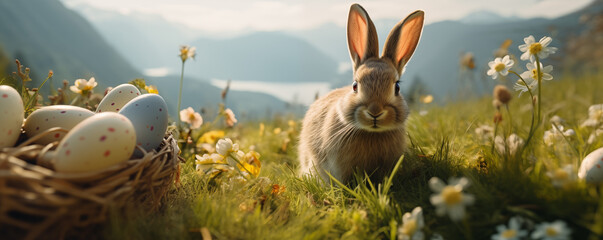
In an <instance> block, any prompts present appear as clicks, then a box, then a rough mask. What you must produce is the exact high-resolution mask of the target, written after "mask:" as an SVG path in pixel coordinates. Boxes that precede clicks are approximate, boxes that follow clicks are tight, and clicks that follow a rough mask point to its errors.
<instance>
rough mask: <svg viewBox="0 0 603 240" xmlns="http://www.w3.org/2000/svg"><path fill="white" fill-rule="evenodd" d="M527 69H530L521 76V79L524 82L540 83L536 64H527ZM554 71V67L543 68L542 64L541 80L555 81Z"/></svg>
mask: <svg viewBox="0 0 603 240" xmlns="http://www.w3.org/2000/svg"><path fill="white" fill-rule="evenodd" d="M526 68H527V69H528V71H525V72H523V73H522V74H521V77H522V78H523V79H524V80H526V81H527V80H528V79H531V80H536V81H538V75H539V74H538V65H537V64H536V62H529V63H526ZM552 71H553V66H552V65H548V66H543V65H542V63H540V78H541V79H542V80H546V81H550V80H553V75H551V72H552Z"/></svg>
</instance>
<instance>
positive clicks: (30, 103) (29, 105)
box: [25, 74, 52, 114]
mask: <svg viewBox="0 0 603 240" xmlns="http://www.w3.org/2000/svg"><path fill="white" fill-rule="evenodd" d="M51 77H52V75H50V74H49V75H48V77H46V79H44V81H43V82H42V84H40V87H38V91H36V92H35V93H34V95H33V96H32V97H31V98H30V99H29V100H28V101H27V105H26V106H25V112H27V113H28V114H29V110H31V108H33V107H35V106H36V101H37V98H38V93H39V92H40V91H42V87H43V86H44V84H45V83H46V81H48V79H50V78H51ZM32 104H33V106H31V105H32Z"/></svg>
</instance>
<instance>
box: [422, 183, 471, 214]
mask: <svg viewBox="0 0 603 240" xmlns="http://www.w3.org/2000/svg"><path fill="white" fill-rule="evenodd" d="M449 183H450V185H446V184H445V183H444V182H443V181H442V180H441V179H439V178H437V177H432V178H431V179H430V180H429V187H430V188H431V190H433V191H434V192H435V194H432V195H431V197H430V198H429V201H430V202H431V204H433V205H434V206H435V207H436V214H437V215H438V216H444V215H445V214H448V216H449V217H450V219H451V220H452V221H459V220H461V219H463V218H464V217H465V206H467V205H472V204H473V203H474V202H475V197H474V196H473V195H471V194H466V193H463V190H464V189H465V188H466V187H467V186H469V180H468V179H467V178H465V177H462V178H451V179H450V180H449Z"/></svg>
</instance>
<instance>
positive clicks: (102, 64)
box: [0, 0, 140, 86]
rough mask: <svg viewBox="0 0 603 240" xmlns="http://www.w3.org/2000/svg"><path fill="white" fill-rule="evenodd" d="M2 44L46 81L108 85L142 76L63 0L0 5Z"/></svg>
mask: <svg viewBox="0 0 603 240" xmlns="http://www.w3.org/2000/svg"><path fill="white" fill-rule="evenodd" d="M0 45H1V46H2V47H3V49H4V50H5V52H6V53H7V55H9V57H10V58H12V59H15V58H18V59H19V60H21V62H22V63H23V65H25V66H27V67H30V68H31V69H32V78H33V79H34V80H36V81H41V80H42V78H44V77H45V76H46V74H47V71H48V70H51V69H52V70H53V71H54V79H55V80H56V79H59V80H63V79H67V80H69V81H71V82H72V81H73V80H75V79H77V78H88V77H91V76H94V77H96V79H97V81H99V82H100V83H101V84H103V85H105V86H109V85H116V84H118V83H123V82H125V81H128V80H130V79H132V78H135V77H139V76H140V74H139V73H138V71H136V70H135V69H134V68H133V67H132V66H131V65H130V63H128V62H127V61H126V60H125V59H124V58H123V57H122V56H121V55H120V54H119V53H118V52H117V51H115V50H114V49H113V48H112V47H111V46H110V45H109V44H108V43H107V42H106V41H105V40H104V38H103V37H102V36H101V35H100V34H98V33H97V32H96V31H95V30H94V28H93V27H92V25H90V24H89V23H88V21H86V19H84V18H82V17H81V16H80V15H78V14H77V13H76V12H74V11H72V10H69V9H67V8H65V6H63V4H62V3H61V2H60V1H59V0H27V1H13V0H0Z"/></svg>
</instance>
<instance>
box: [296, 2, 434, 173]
mask: <svg viewBox="0 0 603 240" xmlns="http://www.w3.org/2000/svg"><path fill="white" fill-rule="evenodd" d="M423 22H424V12H423V11H421V10H417V11H415V12H413V13H411V14H410V15H408V16H407V17H406V18H405V19H404V20H402V21H400V22H399V23H398V24H396V26H395V27H394V28H393V29H392V30H391V32H390V33H389V36H388V37H387V41H386V42H385V47H384V49H383V54H382V56H381V57H379V55H378V51H379V42H378V41H377V31H376V29H375V25H374V24H373V22H372V21H371V19H370V18H369V15H368V13H367V12H366V11H365V10H364V8H362V7H361V6H360V5H358V4H353V5H352V6H351V7H350V12H349V15H348V23H347V42H348V48H349V51H350V57H351V59H352V63H353V71H354V75H353V76H354V79H353V80H354V82H353V84H352V86H347V87H344V88H339V89H335V90H333V91H331V92H330V93H328V94H327V95H325V96H324V97H322V98H320V99H318V100H316V101H315V102H314V103H313V104H312V105H311V106H310V107H309V109H308V111H307V112H306V115H305V116H304V119H303V123H302V130H301V133H300V138H299V145H298V150H299V151H298V152H299V162H300V174H301V175H302V176H303V175H305V174H319V176H320V177H321V178H322V179H323V180H324V181H325V182H327V183H329V182H330V178H329V175H328V174H327V172H328V173H330V174H331V175H332V176H333V177H334V178H335V179H337V180H338V181H341V182H343V183H347V182H349V181H350V180H351V178H352V176H353V173H354V171H356V170H360V171H365V172H366V173H368V174H373V176H377V177H383V176H385V174H387V173H389V172H391V170H392V168H393V166H394V165H395V163H396V162H397V160H398V159H399V158H400V157H401V155H402V154H404V152H405V151H406V136H405V135H406V131H405V121H406V119H407V117H408V111H409V110H408V106H407V104H406V101H405V100H404V97H403V96H402V95H401V94H400V85H399V81H398V80H399V79H400V76H401V74H402V72H403V69H404V66H405V65H406V63H407V62H408V60H409V59H410V57H411V56H412V54H413V53H414V51H415V48H416V47H417V44H418V43H419V38H420V36H421V32H422V31H423ZM373 176H371V178H372V177H373Z"/></svg>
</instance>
